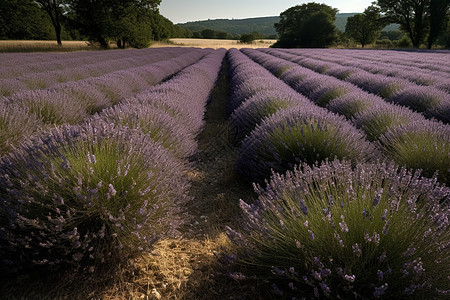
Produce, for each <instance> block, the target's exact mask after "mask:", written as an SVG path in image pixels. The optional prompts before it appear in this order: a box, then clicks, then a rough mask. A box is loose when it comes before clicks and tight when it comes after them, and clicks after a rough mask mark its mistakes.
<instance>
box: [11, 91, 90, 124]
mask: <svg viewBox="0 0 450 300" xmlns="http://www.w3.org/2000/svg"><path fill="white" fill-rule="evenodd" d="M9 102H11V103H17V104H18V105H19V106H22V107H24V108H25V109H28V110H29V112H30V113H32V114H35V115H36V117H37V118H38V119H40V120H42V122H43V123H45V124H52V125H61V124H77V123H79V122H81V121H82V120H83V119H84V118H85V117H86V116H87V113H86V109H85V106H83V105H82V103H80V102H77V101H73V99H72V98H71V97H70V96H69V95H68V94H65V93H64V92H62V91H57V90H32V91H25V92H22V93H18V94H15V95H13V96H12V97H10V98H9Z"/></svg>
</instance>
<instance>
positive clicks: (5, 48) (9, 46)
mask: <svg viewBox="0 0 450 300" xmlns="http://www.w3.org/2000/svg"><path fill="white" fill-rule="evenodd" d="M275 42H276V40H255V41H254V42H253V43H252V44H242V43H240V42H239V41H238V40H221V39H190V38H173V39H169V40H168V41H161V42H159V41H154V42H152V44H151V46H150V47H152V48H159V47H198V48H213V49H219V48H225V49H230V48H269V47H270V46H271V45H273V44H274V43H275ZM110 48H111V49H117V45H116V44H115V43H110ZM100 49H101V48H100V47H99V46H98V45H92V44H91V43H90V42H88V41H62V45H61V46H58V44H57V43H56V41H27V40H24V41H22V40H4V41H1V40H0V53H1V52H72V51H87V50H100Z"/></svg>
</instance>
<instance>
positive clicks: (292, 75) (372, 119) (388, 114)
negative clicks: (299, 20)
mask: <svg viewBox="0 0 450 300" xmlns="http://www.w3.org/2000/svg"><path fill="white" fill-rule="evenodd" d="M242 51H243V52H244V53H245V54H247V55H248V56H250V57H251V58H252V59H254V60H255V61H256V62H258V63H260V64H261V65H262V66H264V67H266V68H268V69H269V70H270V71H271V72H273V73H275V74H279V76H280V78H281V79H283V80H284V81H285V82H287V83H288V84H290V85H291V86H292V87H294V88H295V90H297V91H299V92H300V93H302V94H304V95H306V96H307V97H308V98H310V99H311V100H312V101H314V102H315V103H317V104H318V105H321V106H325V107H327V108H328V109H329V110H331V111H333V112H336V113H339V114H342V115H345V116H346V117H347V118H348V119H350V121H351V122H352V123H353V124H354V125H355V126H357V127H358V128H361V129H362V130H364V132H365V133H366V135H367V137H368V138H369V139H370V140H372V141H376V143H377V145H378V148H380V149H381V150H382V152H383V153H384V155H385V156H386V157H388V158H390V159H394V160H395V161H396V162H397V163H399V164H400V165H405V166H407V167H409V168H414V169H423V174H424V175H426V176H429V177H431V176H433V174H434V173H435V172H436V171H438V172H439V174H438V178H439V180H441V181H442V182H445V183H448V182H449V180H450V178H449V170H450V160H449V157H450V126H449V125H444V124H442V123H440V122H435V121H431V120H427V119H425V118H424V117H423V116H422V115H421V114H418V113H415V112H412V111H410V110H408V109H406V108H404V107H400V106H397V105H393V104H389V103H386V102H385V101H383V99H381V98H380V97H378V96H375V95H373V94H369V93H366V92H363V91H361V90H360V89H358V88H356V87H354V86H352V85H351V84H349V83H347V82H343V81H340V80H338V79H336V78H334V77H330V76H327V75H321V74H318V73H316V72H313V71H311V70H309V69H306V68H303V67H300V66H298V65H296V64H294V63H292V62H289V61H286V60H283V59H281V58H277V57H274V56H272V55H269V54H265V53H263V52H261V51H258V50H251V49H244V50H242ZM419 129H420V130H419ZM425 136H426V138H424V137H425ZM425 141H426V142H425Z"/></svg>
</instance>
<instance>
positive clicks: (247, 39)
mask: <svg viewBox="0 0 450 300" xmlns="http://www.w3.org/2000/svg"><path fill="white" fill-rule="evenodd" d="M255 38H256V37H255V35H253V34H252V33H244V34H242V35H241V37H240V39H239V42H240V43H242V44H252V43H253V42H254V41H255Z"/></svg>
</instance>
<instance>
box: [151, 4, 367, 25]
mask: <svg viewBox="0 0 450 300" xmlns="http://www.w3.org/2000/svg"><path fill="white" fill-rule="evenodd" d="M308 2H317V3H324V4H327V5H329V6H331V7H333V8H337V9H339V13H358V12H363V11H364V9H365V8H366V7H368V6H369V5H371V3H372V0H362V1H361V0H360V1H358V0H348V1H342V0H322V1H311V0H310V1H295V0H279V1H273V0H260V1H258V0H227V1H223V0H220V1H219V0H190V1H186V0H163V1H162V2H161V5H160V6H159V10H160V13H161V14H162V15H163V16H164V17H166V18H168V19H169V20H171V21H172V22H173V23H175V24H177V23H186V22H192V21H203V20H208V19H210V20H214V19H247V18H260V17H272V16H279V15H280V14H281V13H282V12H283V11H285V10H286V9H288V8H290V7H292V6H295V5H301V4H304V3H308ZM237 7H238V9H237Z"/></svg>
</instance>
